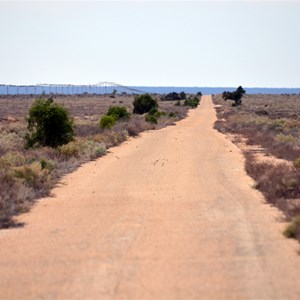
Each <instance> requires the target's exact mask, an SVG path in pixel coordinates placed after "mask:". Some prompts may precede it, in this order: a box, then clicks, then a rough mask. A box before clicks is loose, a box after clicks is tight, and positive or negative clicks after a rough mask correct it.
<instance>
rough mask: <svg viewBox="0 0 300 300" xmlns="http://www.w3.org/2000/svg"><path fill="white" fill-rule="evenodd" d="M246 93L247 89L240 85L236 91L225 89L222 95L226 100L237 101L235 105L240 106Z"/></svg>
mask: <svg viewBox="0 0 300 300" xmlns="http://www.w3.org/2000/svg"><path fill="white" fill-rule="evenodd" d="M245 93H246V91H245V90H244V89H243V88H242V86H239V87H238V88H237V89H236V90H235V91H234V92H227V91H224V92H223V94H222V97H223V99H224V100H225V101H226V100H233V101H234V102H235V103H234V104H233V106H239V105H241V104H242V97H243V96H244V94H245Z"/></svg>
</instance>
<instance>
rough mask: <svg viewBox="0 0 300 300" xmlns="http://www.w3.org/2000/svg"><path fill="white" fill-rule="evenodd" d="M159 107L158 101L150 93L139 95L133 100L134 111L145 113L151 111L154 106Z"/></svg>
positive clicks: (135, 112)
mask: <svg viewBox="0 0 300 300" xmlns="http://www.w3.org/2000/svg"><path fill="white" fill-rule="evenodd" d="M156 107H158V104H157V101H156V100H155V99H153V98H152V97H151V96H150V95H149V94H143V95H138V96H136V97H135V98H134V101H133V113H134V114H140V115H142V114H144V113H147V112H149V111H150V110H151V109H152V108H156Z"/></svg>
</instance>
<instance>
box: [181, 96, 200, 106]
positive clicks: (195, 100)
mask: <svg viewBox="0 0 300 300" xmlns="http://www.w3.org/2000/svg"><path fill="white" fill-rule="evenodd" d="M199 103H200V100H199V99H198V98H197V97H194V98H191V99H186V100H185V101H184V105H185V106H190V107H192V108H195V107H197V106H198V105H199Z"/></svg>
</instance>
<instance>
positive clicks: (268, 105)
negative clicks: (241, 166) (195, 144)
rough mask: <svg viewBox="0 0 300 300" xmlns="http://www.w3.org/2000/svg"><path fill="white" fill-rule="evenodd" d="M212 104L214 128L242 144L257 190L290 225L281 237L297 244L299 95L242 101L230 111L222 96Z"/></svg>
mask: <svg viewBox="0 0 300 300" xmlns="http://www.w3.org/2000/svg"><path fill="white" fill-rule="evenodd" d="M213 101H214V103H215V104H217V107H216V110H217V116H218V121H217V122H216V123H215V128H216V129H218V130H219V131H221V132H223V133H227V134H231V135H233V137H234V140H235V141H236V142H237V143H239V144H240V145H242V144H243V143H245V150H244V153H245V158H246V165H245V167H246V171H247V172H248V174H249V175H250V176H251V177H253V178H254V180H255V181H256V184H255V188H257V189H258V190H260V191H261V192H262V193H263V194H264V196H265V198H266V199H267V201H268V202H269V203H271V204H272V205H275V206H276V207H278V208H279V209H281V210H282V211H283V212H284V214H285V216H286V219H287V220H288V221H291V225H290V226H289V227H288V228H287V229H286V231H285V232H284V234H285V235H286V236H287V237H293V238H297V239H298V240H300V222H299V220H300V95H245V96H244V101H243V104H240V105H238V106H234V107H232V106H230V105H228V103H226V102H224V94H223V97H222V95H215V96H213Z"/></svg>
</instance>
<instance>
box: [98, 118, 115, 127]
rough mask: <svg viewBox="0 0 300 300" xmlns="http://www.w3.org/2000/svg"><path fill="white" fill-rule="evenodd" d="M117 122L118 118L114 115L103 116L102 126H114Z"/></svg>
mask: <svg viewBox="0 0 300 300" xmlns="http://www.w3.org/2000/svg"><path fill="white" fill-rule="evenodd" d="M115 124H116V118H115V117H112V116H103V117H102V118H101V120H100V127H101V128H102V129H106V128H112V127H113V126H114V125H115Z"/></svg>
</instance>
